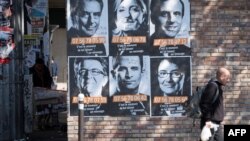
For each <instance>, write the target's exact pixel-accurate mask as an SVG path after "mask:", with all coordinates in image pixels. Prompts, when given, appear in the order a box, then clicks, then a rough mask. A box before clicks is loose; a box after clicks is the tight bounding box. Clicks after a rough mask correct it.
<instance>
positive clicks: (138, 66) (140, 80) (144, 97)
mask: <svg viewBox="0 0 250 141" xmlns="http://www.w3.org/2000/svg"><path fill="white" fill-rule="evenodd" d="M109 61H110V64H112V65H110V101H111V103H110V114H111V116H137V115H148V116H149V115H150V106H149V105H150V104H149V103H150V95H151V94H150V77H149V76H150V75H149V74H150V68H149V67H150V64H149V57H148V56H117V57H109Z"/></svg>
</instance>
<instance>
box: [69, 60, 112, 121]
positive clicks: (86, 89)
mask: <svg viewBox="0 0 250 141" xmlns="http://www.w3.org/2000/svg"><path fill="white" fill-rule="evenodd" d="M68 62H69V97H70V115H71V116H76V115H78V94H79V93H82V94H84V116H105V115H108V96H109V94H108V92H109V88H108V72H109V71H108V68H109V67H108V58H107V57H69V60H68Z"/></svg>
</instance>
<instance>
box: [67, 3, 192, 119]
mask: <svg viewBox="0 0 250 141" xmlns="http://www.w3.org/2000/svg"><path fill="white" fill-rule="evenodd" d="M79 5H81V7H79ZM86 5H88V7H86ZM94 7H95V8H94ZM100 7H103V9H102V10H99V8H100ZM94 13H95V14H96V16H95V19H96V21H95V23H94V22H92V18H91V15H92V16H94V15H95V14H94ZM100 21H101V22H100ZM84 22H85V23H84ZM67 23H68V24H67V25H68V27H67V35H68V38H67V40H68V41H67V42H68V47H67V48H68V60H69V61H68V62H69V64H68V65H69V91H70V92H69V98H70V115H72V116H76V115H77V113H78V99H77V95H78V94H79V93H83V94H84V95H85V98H84V99H85V101H84V114H85V116H114V117H115V116H171V117H180V116H185V111H184V107H183V106H184V103H185V102H186V101H187V100H188V99H189V97H190V95H191V84H192V83H191V45H190V35H189V31H190V1H189V0H168V1H161V0H108V1H105V0H93V1H91V2H90V1H88V0H80V1H79V3H77V2H76V1H73V0H68V1H67ZM160 24H161V25H160ZM94 25H95V26H94ZM91 26H92V28H90V27H91ZM100 44H104V46H105V47H104V48H105V53H104V51H103V50H104V49H103V47H102V48H101V47H99V45H100ZM88 59H92V61H93V62H92V63H88V64H91V65H89V66H88V67H93V66H95V67H96V66H99V67H100V68H98V69H97V70H96V69H94V70H95V71H94V70H92V69H89V68H84V67H83V68H82V71H80V72H78V73H77V72H76V69H75V67H76V66H77V65H75V61H74V60H80V61H77V62H80V65H79V66H78V67H82V66H83V65H87V64H85V63H84V62H85V61H84V60H88ZM103 59H104V60H106V61H107V64H106V65H105V66H106V67H107V70H106V67H103V66H102V67H101V65H100V63H98V61H97V60H103ZM96 61H97V62H96ZM162 62H163V63H162ZM174 63H177V64H174ZM98 64H99V65H98ZM160 64H161V65H160ZM169 65H170V66H171V67H169V68H165V69H164V67H167V66H169ZM159 66H161V67H159ZM104 68H105V69H104ZM159 68H163V70H162V71H159ZM171 68H172V69H173V68H174V70H167V69H171ZM183 68H184V69H183ZM100 70H106V71H105V73H104V71H100ZM98 72H99V75H97V74H98ZM83 74H84V75H83ZM93 74H94V75H97V76H102V79H99V81H98V82H99V83H102V85H100V84H95V86H96V87H95V89H93V88H92V86H90V82H88V79H90V78H91V79H93V78H94V77H93V76H92V75H93ZM159 76H160V77H159ZM172 77H174V78H172ZM79 81H82V82H81V83H79ZM77 82H78V83H77ZM96 82H97V81H96ZM91 83H92V82H91ZM92 84H94V83H92ZM104 89H105V94H104V95H103V94H102V92H103V90H104ZM171 89H172V90H171ZM174 89H176V90H175V92H174ZM90 90H92V91H93V92H94V93H93V94H90ZM169 91H170V92H169ZM171 91H172V92H171ZM97 93H99V95H97V96H96V94H97ZM100 93H101V95H100ZM91 95H92V96H91ZM93 95H95V96H93ZM100 107H101V108H100Z"/></svg>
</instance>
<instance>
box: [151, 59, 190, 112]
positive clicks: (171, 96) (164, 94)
mask: <svg viewBox="0 0 250 141" xmlns="http://www.w3.org/2000/svg"><path fill="white" fill-rule="evenodd" d="M190 62H191V61H190V57H160V58H152V59H151V64H152V66H151V69H152V71H151V78H152V84H151V85H152V86H151V88H152V89H151V93H152V97H151V98H152V102H151V103H152V111H151V114H152V116H174V117H177V116H183V115H184V112H185V110H184V107H183V106H184V102H185V101H184V100H187V99H188V98H189V96H190V95H191V79H190V76H191V74H190ZM176 99H179V101H175V100H176ZM182 100H183V102H180V101H182Z"/></svg>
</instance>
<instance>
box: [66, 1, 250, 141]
mask: <svg viewBox="0 0 250 141" xmlns="http://www.w3.org/2000/svg"><path fill="white" fill-rule="evenodd" d="M190 2H191V32H190V35H191V47H192V85H193V89H194V88H195V87H196V86H200V85H203V84H204V83H205V82H207V81H208V80H209V79H210V78H211V77H213V76H214V75H215V70H216V69H217V68H218V67H219V66H226V67H227V68H228V69H229V70H230V71H231V72H232V79H231V82H230V83H229V85H228V86H227V87H225V91H224V97H225V108H226V110H225V120H224V122H223V123H224V124H250V108H249V107H250V95H249V94H248V93H249V91H250V70H249V69H250V1H249V0H190ZM84 120H85V126H84V137H85V138H84V140H101V141H105V140H107V141H109V140H111V139H112V140H115V141H116V140H119V141H120V140H132V141H137V140H138V141H139V140H140V141H141V140H143V141H144V140H145V141H161V140H164V141H165V140H167V141H196V140H197V139H198V136H199V132H200V130H199V127H192V120H191V119H189V118H186V117H181V118H169V117H168V118H167V117H158V118H155V117H91V118H84ZM77 139H78V117H68V140H69V141H77Z"/></svg>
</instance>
